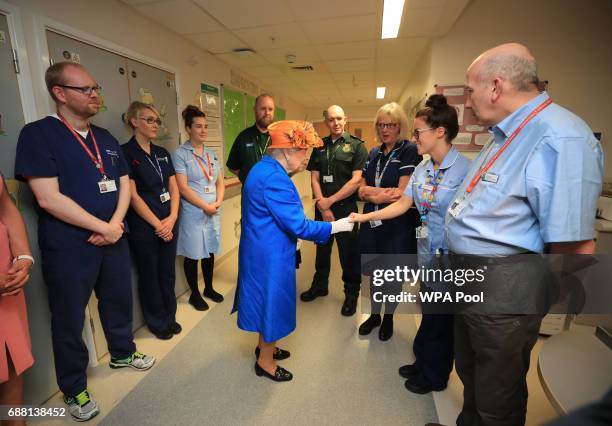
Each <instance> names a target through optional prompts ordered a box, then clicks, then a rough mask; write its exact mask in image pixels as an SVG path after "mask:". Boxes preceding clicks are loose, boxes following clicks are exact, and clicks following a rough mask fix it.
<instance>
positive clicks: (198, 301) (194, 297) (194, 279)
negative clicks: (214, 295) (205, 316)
mask: <svg viewBox="0 0 612 426" xmlns="http://www.w3.org/2000/svg"><path fill="white" fill-rule="evenodd" d="M183 268H184V270H185V279H186V280H187V284H189V288H190V289H191V296H189V304H190V305H191V306H193V307H194V308H195V309H197V310H198V311H205V310H207V309H208V303H206V301H205V300H204V299H202V296H200V290H199V289H198V261H197V260H194V259H189V258H188V257H186V258H185V260H184V261H183Z"/></svg>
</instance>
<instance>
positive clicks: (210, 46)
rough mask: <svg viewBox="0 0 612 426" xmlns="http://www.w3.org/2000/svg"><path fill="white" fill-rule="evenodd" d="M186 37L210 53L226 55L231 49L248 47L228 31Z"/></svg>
mask: <svg viewBox="0 0 612 426" xmlns="http://www.w3.org/2000/svg"><path fill="white" fill-rule="evenodd" d="M186 37H187V38H189V39H190V40H192V41H193V42H195V43H196V44H197V45H198V46H200V47H201V48H203V49H206V50H208V51H209V52H210V53H227V52H231V51H232V49H236V48H244V47H249V46H247V45H246V44H245V43H243V42H242V41H240V39H238V38H237V37H236V36H234V35H233V34H232V33H231V32H229V31H221V32H216V33H205V34H190V35H187V36H186Z"/></svg>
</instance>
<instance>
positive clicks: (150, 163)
mask: <svg viewBox="0 0 612 426" xmlns="http://www.w3.org/2000/svg"><path fill="white" fill-rule="evenodd" d="M125 121H126V123H127V124H128V126H130V128H131V129H132V130H133V131H134V136H133V137H132V139H130V140H129V142H127V143H126V144H125V145H123V146H122V148H123V153H124V154H125V158H126V161H127V163H128V165H129V166H130V167H131V173H130V187H131V188H130V189H131V191H130V194H131V200H130V209H129V211H128V214H127V216H126V218H127V222H128V226H129V234H128V241H129V243H130V250H131V252H132V259H133V260H134V263H135V264H136V270H137V271H138V293H139V295H140V304H141V307H142V313H143V315H144V319H145V322H146V323H147V327H149V330H151V332H152V333H153V334H154V335H155V336H157V338H159V339H163V340H167V339H170V338H172V336H173V335H174V334H178V333H180V332H181V326H180V325H179V324H178V323H177V322H176V296H175V294H174V282H175V271H174V269H175V266H174V265H175V259H176V240H177V238H176V223H177V217H178V209H179V202H180V194H179V190H178V186H177V184H176V179H175V176H174V167H173V165H172V158H171V157H170V154H169V153H168V151H166V150H165V149H164V148H162V147H161V146H158V145H155V144H154V143H153V142H151V141H152V140H154V139H155V137H156V136H157V132H158V130H159V126H160V125H161V120H160V118H159V114H158V113H157V111H156V110H155V108H154V107H153V106H151V105H147V104H145V103H142V102H138V101H135V102H132V103H131V104H130V107H129V108H128V111H127V113H126V117H125Z"/></svg>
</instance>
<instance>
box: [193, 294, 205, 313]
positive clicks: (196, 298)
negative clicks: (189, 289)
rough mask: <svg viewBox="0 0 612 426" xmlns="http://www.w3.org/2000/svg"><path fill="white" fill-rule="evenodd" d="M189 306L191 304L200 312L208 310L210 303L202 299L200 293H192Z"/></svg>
mask: <svg viewBox="0 0 612 426" xmlns="http://www.w3.org/2000/svg"><path fill="white" fill-rule="evenodd" d="M189 304H191V306H193V307H194V308H196V310H198V311H206V310H208V303H206V301H205V300H204V299H202V296H200V293H191V296H189Z"/></svg>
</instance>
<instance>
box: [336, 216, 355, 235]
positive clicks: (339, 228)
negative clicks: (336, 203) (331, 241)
mask: <svg viewBox="0 0 612 426" xmlns="http://www.w3.org/2000/svg"><path fill="white" fill-rule="evenodd" d="M331 226H332V229H331V233H332V234H336V233H338V232H351V231H352V230H353V227H354V226H355V224H354V223H349V221H348V217H343V218H342V219H339V220H336V221H334V222H331Z"/></svg>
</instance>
